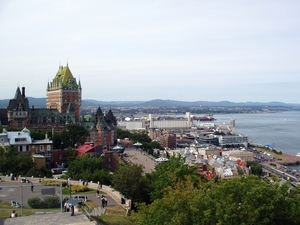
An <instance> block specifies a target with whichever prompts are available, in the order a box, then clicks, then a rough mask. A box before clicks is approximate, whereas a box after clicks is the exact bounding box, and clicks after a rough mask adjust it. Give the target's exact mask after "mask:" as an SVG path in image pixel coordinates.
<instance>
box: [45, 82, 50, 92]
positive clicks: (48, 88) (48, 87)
mask: <svg viewBox="0 0 300 225" xmlns="http://www.w3.org/2000/svg"><path fill="white" fill-rule="evenodd" d="M46 90H47V91H50V84H49V80H48V83H47V89H46Z"/></svg>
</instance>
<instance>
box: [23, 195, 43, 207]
mask: <svg viewBox="0 0 300 225" xmlns="http://www.w3.org/2000/svg"><path fill="white" fill-rule="evenodd" d="M27 203H28V205H29V206H30V207H31V208H33V209H39V208H42V207H41V205H43V201H42V200H41V199H40V198H39V197H33V198H29V199H28V201H27Z"/></svg>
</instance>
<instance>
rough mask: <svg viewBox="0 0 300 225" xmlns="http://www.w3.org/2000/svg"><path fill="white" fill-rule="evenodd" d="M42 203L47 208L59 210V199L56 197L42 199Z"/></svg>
mask: <svg viewBox="0 0 300 225" xmlns="http://www.w3.org/2000/svg"><path fill="white" fill-rule="evenodd" d="M44 203H45V205H46V206H47V208H59V207H60V198H59V197H58V196H53V197H47V198H44Z"/></svg>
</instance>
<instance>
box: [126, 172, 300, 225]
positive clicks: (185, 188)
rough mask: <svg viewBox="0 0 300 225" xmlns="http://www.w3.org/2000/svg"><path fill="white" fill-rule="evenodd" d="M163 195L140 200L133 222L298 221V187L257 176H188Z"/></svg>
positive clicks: (238, 223)
mask: <svg viewBox="0 0 300 225" xmlns="http://www.w3.org/2000/svg"><path fill="white" fill-rule="evenodd" d="M165 190H166V191H165V193H164V195H163V197H162V198H158V199H156V200H155V201H154V202H153V203H151V204H149V205H146V204H139V205H138V211H137V213H134V214H133V216H132V218H133V221H134V222H135V224H148V225H151V224H153V225H154V224H171V225H172V224H174V225H175V224H183V225H192V224H199V225H201V224H224V225H227V224H228V225H241V224H242V225H246V224H262V225H264V224H266V225H267V224H285V223H288V224H295V225H296V224H299V223H300V212H299V208H300V206H299V204H298V203H297V202H299V200H300V197H299V190H298V189H292V190H291V189H290V186H289V183H286V184H284V185H281V186H280V185H278V184H277V183H267V182H264V181H263V180H261V179H260V178H259V177H258V176H253V175H249V176H242V177H237V178H233V179H228V180H225V179H223V180H218V182H217V183H216V182H215V181H214V180H210V181H208V182H206V183H203V182H199V185H198V186H195V185H194V183H193V180H192V178H191V177H189V176H188V177H187V179H186V180H181V181H179V182H178V183H176V185H175V186H174V187H173V188H171V187H167V188H166V189H165Z"/></svg>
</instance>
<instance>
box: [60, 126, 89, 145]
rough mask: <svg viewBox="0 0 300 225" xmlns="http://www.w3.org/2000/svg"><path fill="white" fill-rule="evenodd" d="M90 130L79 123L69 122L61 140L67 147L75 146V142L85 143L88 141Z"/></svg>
mask: <svg viewBox="0 0 300 225" xmlns="http://www.w3.org/2000/svg"><path fill="white" fill-rule="evenodd" d="M88 136H89V132H88V130H87V129H85V128H84V127H83V126H80V125H78V124H68V125H66V126H65V129H64V130H63V132H62V133H61V141H62V142H63V143H64V146H65V147H72V148H74V146H75V144H77V143H78V144H80V145H81V144H83V143H84V142H86V140H87V137H88Z"/></svg>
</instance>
